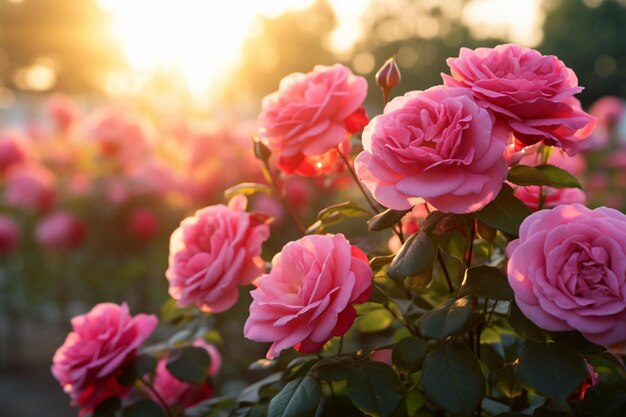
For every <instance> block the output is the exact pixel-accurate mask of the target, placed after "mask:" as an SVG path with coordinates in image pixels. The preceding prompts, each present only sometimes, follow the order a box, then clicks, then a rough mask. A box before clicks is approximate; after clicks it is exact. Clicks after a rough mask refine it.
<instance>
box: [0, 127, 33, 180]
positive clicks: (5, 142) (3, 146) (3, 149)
mask: <svg viewBox="0 0 626 417" xmlns="http://www.w3.org/2000/svg"><path fill="white" fill-rule="evenodd" d="M31 154H32V150H31V147H30V143H29V142H28V140H27V139H26V137H24V136H23V135H22V134H21V133H19V132H17V131H16V130H12V129H5V130H3V131H1V132H0V176H1V175H4V174H5V173H6V172H7V171H8V170H9V168H11V167H12V166H16V165H19V164H21V163H24V162H26V161H28V160H29V159H30V157H31Z"/></svg>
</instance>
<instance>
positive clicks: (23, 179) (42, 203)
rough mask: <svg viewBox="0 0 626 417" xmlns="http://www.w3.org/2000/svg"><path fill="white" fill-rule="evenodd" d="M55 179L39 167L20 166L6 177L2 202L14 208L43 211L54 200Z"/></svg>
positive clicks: (51, 174) (50, 173) (42, 167)
mask: <svg viewBox="0 0 626 417" xmlns="http://www.w3.org/2000/svg"><path fill="white" fill-rule="evenodd" d="M55 185H56V179H55V177H54V174H53V173H52V171H50V170H48V169H47V168H45V167H44V166H40V165H20V166H18V167H16V168H14V169H12V170H11V171H10V172H9V174H8V175H7V182H6V189H5V190H4V196H3V197H4V201H5V202H6V203H7V204H8V205H10V206H14V207H19V208H24V209H29V210H45V209H47V208H49V207H50V206H52V205H53V204H54V201H55V200H56V192H55V189H54V187H55Z"/></svg>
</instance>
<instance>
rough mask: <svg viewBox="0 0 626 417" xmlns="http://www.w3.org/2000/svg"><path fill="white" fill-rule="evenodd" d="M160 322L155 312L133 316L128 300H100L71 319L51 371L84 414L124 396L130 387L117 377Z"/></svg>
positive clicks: (53, 360)
mask: <svg viewBox="0 0 626 417" xmlns="http://www.w3.org/2000/svg"><path fill="white" fill-rule="evenodd" d="M157 322H158V321H157V318H156V317H155V316H152V315H146V314H138V315H136V316H135V317H132V316H131V315H130V313H129V311H128V306H127V305H126V303H124V304H122V305H121V306H120V305H117V304H112V303H101V304H98V305H96V306H95V307H94V308H93V309H91V311H89V312H88V313H86V314H84V315H81V316H77V317H74V318H73V319H72V328H73V331H72V332H70V333H69V334H68V335H67V337H66V338H65V342H64V343H63V345H62V346H61V347H60V348H59V349H58V350H57V351H56V353H55V354H54V357H53V359H52V374H53V375H54V377H55V378H56V379H57V380H58V381H59V383H60V384H61V386H62V387H63V389H64V391H65V392H66V393H68V394H69V395H70V398H71V399H72V405H74V406H78V407H80V410H81V415H82V414H84V413H89V412H91V411H93V409H94V408H95V407H96V406H97V405H98V404H99V403H100V402H101V401H103V400H105V399H106V398H108V397H109V396H112V395H114V396H123V395H125V394H126V393H127V392H128V391H129V390H130V387H123V386H121V385H120V384H119V383H118V382H117V376H118V374H119V373H120V371H121V369H122V367H123V366H124V365H125V364H127V363H128V362H129V361H131V360H132V359H133V358H134V357H135V355H136V353H137V348H138V347H139V345H141V343H143V342H144V340H146V339H147V338H148V336H150V334H151V333H152V332H153V331H154V329H155V328H156V326H157Z"/></svg>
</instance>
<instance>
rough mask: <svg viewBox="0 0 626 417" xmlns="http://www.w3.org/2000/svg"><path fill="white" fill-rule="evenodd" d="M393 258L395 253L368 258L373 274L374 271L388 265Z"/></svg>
mask: <svg viewBox="0 0 626 417" xmlns="http://www.w3.org/2000/svg"><path fill="white" fill-rule="evenodd" d="M393 258H395V255H388V256H375V257H373V258H372V259H370V268H372V271H373V272H374V274H375V273H376V272H378V271H380V270H381V269H383V268H384V267H385V266H387V265H389V264H390V263H391V261H393Z"/></svg>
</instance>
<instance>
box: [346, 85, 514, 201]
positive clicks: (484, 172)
mask: <svg viewBox="0 0 626 417" xmlns="http://www.w3.org/2000/svg"><path fill="white" fill-rule="evenodd" d="M504 147H505V143H504V142H503V140H502V138H501V137H499V136H498V135H497V134H496V133H495V132H494V131H493V121H492V117H491V116H490V115H489V113H488V112H487V111H486V110H485V109H483V108H481V107H479V106H478V105H477V104H476V102H474V99H473V98H472V95H471V93H470V90H468V89H466V88H454V87H445V86H437V87H432V88H429V89H428V90H425V91H412V92H409V93H407V94H405V95H404V96H402V97H396V98H395V99H393V100H392V101H391V102H389V103H388V104H387V105H386V106H385V111H384V113H383V114H382V115H379V116H376V117H375V118H374V119H372V121H371V122H370V124H368V125H367V127H366V128H365V131H364V132H363V148H364V151H363V152H361V153H360V154H359V156H357V158H356V160H355V168H356V172H357V174H358V175H359V178H360V180H361V181H362V182H363V183H364V184H365V185H366V186H367V188H369V190H370V192H371V193H372V195H373V196H374V198H375V199H376V200H377V201H378V202H379V203H381V204H382V205H384V206H385V207H388V208H391V209H395V210H406V209H409V208H411V207H412V206H414V205H416V204H421V203H424V202H425V201H426V202H428V203H429V204H431V205H433V206H434V207H436V208H437V209H438V210H441V211H444V212H451V213H470V212H474V211H478V210H480V209H481V208H483V207H484V206H485V205H487V204H488V203H490V202H491V201H492V200H493V199H494V198H495V197H496V195H497V194H498V192H499V191H500V189H501V188H502V184H503V182H504V179H505V178H506V175H507V168H508V165H507V163H506V161H505V159H504V157H503V152H504Z"/></svg>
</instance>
